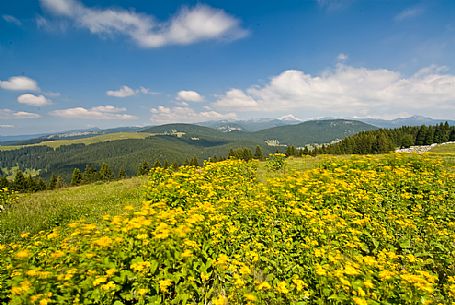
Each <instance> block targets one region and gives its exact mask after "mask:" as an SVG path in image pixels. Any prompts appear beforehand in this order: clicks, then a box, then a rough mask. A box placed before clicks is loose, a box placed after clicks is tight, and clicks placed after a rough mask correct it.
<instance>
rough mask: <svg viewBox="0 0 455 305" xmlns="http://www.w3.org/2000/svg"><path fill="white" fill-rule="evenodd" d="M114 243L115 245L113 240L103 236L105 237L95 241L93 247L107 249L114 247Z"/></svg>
mask: <svg viewBox="0 0 455 305" xmlns="http://www.w3.org/2000/svg"><path fill="white" fill-rule="evenodd" d="M112 243H113V240H112V238H110V237H109V236H103V237H101V238H99V239H97V240H95V241H94V242H93V245H95V246H99V247H102V248H107V247H110V246H111V245H112Z"/></svg>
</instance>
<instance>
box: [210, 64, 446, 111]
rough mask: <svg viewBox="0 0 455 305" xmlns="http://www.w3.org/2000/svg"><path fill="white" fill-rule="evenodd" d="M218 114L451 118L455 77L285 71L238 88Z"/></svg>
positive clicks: (434, 72) (441, 72) (431, 71)
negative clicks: (428, 116)
mask: <svg viewBox="0 0 455 305" xmlns="http://www.w3.org/2000/svg"><path fill="white" fill-rule="evenodd" d="M213 107H214V108H215V109H219V110H231V111H236V112H249V113H256V114H262V115H265V114H267V113H268V114H270V113H290V112H292V111H293V112H295V113H297V114H299V115H301V116H303V117H307V118H308V117H321V116H336V117H341V116H358V117H359V116H376V117H380V116H383V117H386V116H394V114H395V115H396V114H398V113H411V114H423V115H433V116H439V117H440V116H444V115H445V116H447V114H449V113H450V114H452V115H453V113H454V111H455V76H454V75H452V74H448V73H447V72H446V70H445V68H444V67H436V66H431V67H427V68H424V69H421V70H419V71H417V72H416V73H414V74H413V75H411V76H409V77H404V76H402V75H401V74H400V73H399V72H396V71H392V70H387V69H367V68H356V67H351V66H347V65H343V64H337V66H336V68H335V69H333V70H328V71H324V72H323V73H321V74H320V75H310V74H307V73H305V72H304V71H299V70H286V71H283V72H282V73H280V74H278V75H276V76H274V77H272V78H271V80H270V81H269V82H268V83H267V84H266V85H263V86H258V85H253V86H251V87H249V88H247V89H245V90H241V89H237V88H233V89H230V90H229V91H227V92H226V93H225V94H224V95H221V96H220V97H219V98H218V100H216V101H215V103H214V104H213Z"/></svg>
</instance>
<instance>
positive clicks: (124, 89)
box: [106, 86, 136, 97]
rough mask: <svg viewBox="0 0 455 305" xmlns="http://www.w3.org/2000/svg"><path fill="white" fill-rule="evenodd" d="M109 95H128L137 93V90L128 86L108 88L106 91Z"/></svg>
mask: <svg viewBox="0 0 455 305" xmlns="http://www.w3.org/2000/svg"><path fill="white" fill-rule="evenodd" d="M106 94H107V95H109V96H115V97H128V96H132V95H136V91H134V90H133V89H131V88H130V87H128V86H122V87H120V89H118V90H108V91H107V92H106Z"/></svg>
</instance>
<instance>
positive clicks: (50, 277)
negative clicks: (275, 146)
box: [0, 154, 455, 305]
mask: <svg viewBox="0 0 455 305" xmlns="http://www.w3.org/2000/svg"><path fill="white" fill-rule="evenodd" d="M257 167H258V161H250V162H244V161H239V160H228V161H223V162H220V163H208V164H205V166H203V167H191V166H183V167H181V168H179V169H178V170H176V171H174V170H171V169H163V168H155V169H153V170H152V171H151V172H150V174H149V179H148V182H147V185H146V186H145V194H144V200H143V204H142V207H140V208H138V207H135V206H132V205H127V206H125V208H124V209H125V212H124V213H123V214H121V215H109V214H106V215H105V216H104V217H103V221H100V222H97V223H88V222H85V221H83V220H81V221H76V222H72V223H70V224H69V225H67V226H62V227H56V228H55V229H54V230H52V231H45V232H40V233H39V234H28V233H26V232H24V233H23V234H22V236H21V237H22V238H21V239H20V240H18V241H15V242H12V243H7V244H0V266H1V268H0V303H2V304H39V305H45V304H114V305H121V304H212V305H227V304H295V305H303V304H357V305H367V304H368V305H374V304H455V242H454V241H455V174H454V171H451V170H450V169H449V168H447V167H446V166H444V165H443V164H442V162H441V161H439V160H438V159H437V158H435V157H429V156H408V155H399V154H390V155H381V156H358V157H353V158H351V159H350V160H340V159H335V158H332V159H331V158H328V159H327V161H326V162H324V163H323V164H322V165H321V166H319V167H318V168H315V169H310V170H306V171H293V170H291V169H288V170H286V173H281V172H277V173H275V174H273V175H272V176H273V177H272V178H269V179H267V180H266V181H260V180H259V179H258V176H257Z"/></svg>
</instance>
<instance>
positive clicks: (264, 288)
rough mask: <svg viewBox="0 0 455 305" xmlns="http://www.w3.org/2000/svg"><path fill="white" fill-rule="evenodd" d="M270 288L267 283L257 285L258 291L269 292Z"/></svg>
mask: <svg viewBox="0 0 455 305" xmlns="http://www.w3.org/2000/svg"><path fill="white" fill-rule="evenodd" d="M269 289H272V286H271V285H270V284H269V283H268V282H262V283H260V284H259V285H258V290H269Z"/></svg>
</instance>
